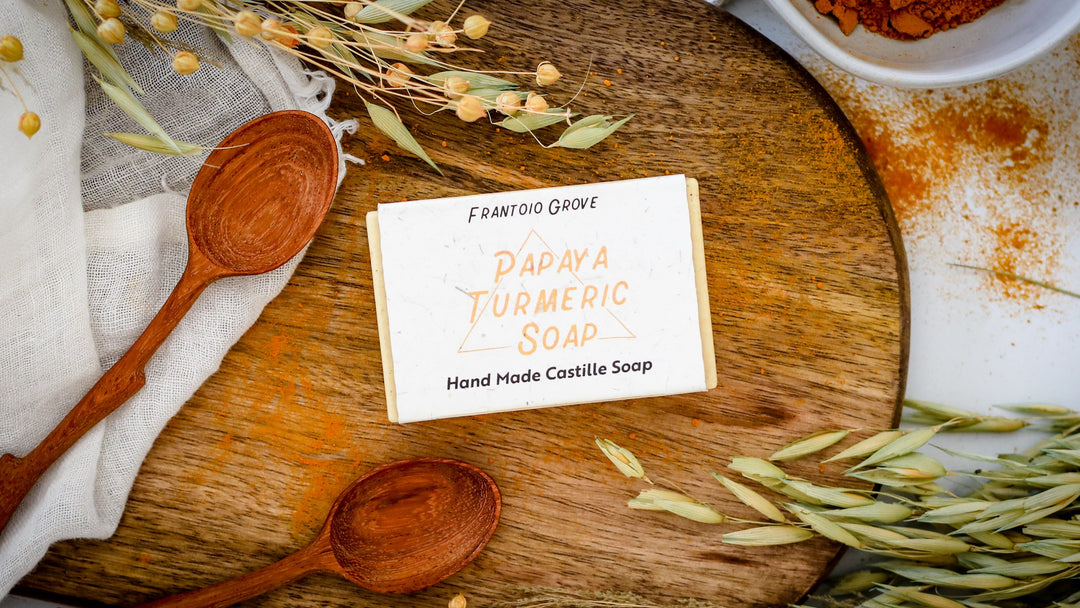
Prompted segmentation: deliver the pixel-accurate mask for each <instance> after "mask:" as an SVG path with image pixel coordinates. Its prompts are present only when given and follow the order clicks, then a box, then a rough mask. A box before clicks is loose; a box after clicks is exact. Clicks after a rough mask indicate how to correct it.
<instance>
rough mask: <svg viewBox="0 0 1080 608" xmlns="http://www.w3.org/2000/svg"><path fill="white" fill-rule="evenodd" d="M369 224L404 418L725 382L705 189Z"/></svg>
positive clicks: (445, 211) (463, 201) (384, 335)
mask: <svg viewBox="0 0 1080 608" xmlns="http://www.w3.org/2000/svg"><path fill="white" fill-rule="evenodd" d="M367 224H368V241H369V245H370V248H371V266H372V275H373V282H374V288H375V299H376V313H377V317H378V324H379V337H380V342H381V351H382V361H383V377H384V381H385V386H386V399H387V415H388V417H389V419H390V420H391V421H394V422H401V423H406V422H417V421H422V420H433V419H438V418H450V417H455V416H468V415H477V414H488V413H493V412H503V411H513V410H521V409H529V408H537V407H547V406H555V405H570V404H577V403H588V402H598V401H615V400H620V399H629V398H639V397H654V396H661V395H669V394H680V393H690V392H698V391H705V390H708V389H710V388H713V387H715V386H716V361H715V356H714V352H713V342H712V323H711V319H710V312H709V299H708V287H707V279H706V273H705V256H704V243H703V239H702V233H701V217H700V205H699V202H698V190H697V182H696V180H693V179H689V178H686V177H685V176H682V175H674V176H663V177H655V178H644V179H637V180H625V181H617V182H604V183H597V184H583V185H574V186H564V187H558V188H545V189H539V190H527V191H516V192H500V193H494V194H481V195H473V196H464V197H456V198H445V199H434V200H427V201H409V202H402V203H388V204H380V205H379V207H378V211H373V212H371V213H369V214H368V216H367Z"/></svg>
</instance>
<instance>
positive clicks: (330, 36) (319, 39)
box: [307, 25, 334, 50]
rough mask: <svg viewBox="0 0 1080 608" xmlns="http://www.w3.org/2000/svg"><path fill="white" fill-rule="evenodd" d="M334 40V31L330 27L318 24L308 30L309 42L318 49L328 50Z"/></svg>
mask: <svg viewBox="0 0 1080 608" xmlns="http://www.w3.org/2000/svg"><path fill="white" fill-rule="evenodd" d="M333 42H334V33H333V32H331V31H330V28H327V27H323V26H321V25H320V26H318V27H313V28H311V29H310V30H308V33H307V43H308V44H309V45H311V46H313V47H315V48H317V49H322V50H326V49H328V48H330V45H331V44H333Z"/></svg>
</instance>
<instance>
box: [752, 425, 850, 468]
mask: <svg viewBox="0 0 1080 608" xmlns="http://www.w3.org/2000/svg"><path fill="white" fill-rule="evenodd" d="M850 432H851V431H845V430H839V431H818V432H816V433H813V434H811V435H808V436H806V437H802V438H800V439H796V440H795V441H793V442H791V443H789V444H787V445H785V446H784V447H782V448H780V449H779V450H777V451H775V452H773V453H772V455H771V456H769V460H773V461H776V460H795V459H797V458H802V457H803V456H808V455H810V454H815V453H817V452H820V451H821V450H824V449H825V448H827V447H829V446H832V445H835V444H837V443H839V442H841V441H843V439H844V437H847V436H848V433H850Z"/></svg>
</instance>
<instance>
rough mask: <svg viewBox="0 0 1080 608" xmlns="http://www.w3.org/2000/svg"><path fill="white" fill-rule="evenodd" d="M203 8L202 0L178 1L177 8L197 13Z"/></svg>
mask: <svg viewBox="0 0 1080 608" xmlns="http://www.w3.org/2000/svg"><path fill="white" fill-rule="evenodd" d="M201 6H202V0H176V8H178V9H180V10H182V11H197V10H199V7H201Z"/></svg>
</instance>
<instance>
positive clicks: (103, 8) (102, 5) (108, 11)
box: [94, 0, 120, 19]
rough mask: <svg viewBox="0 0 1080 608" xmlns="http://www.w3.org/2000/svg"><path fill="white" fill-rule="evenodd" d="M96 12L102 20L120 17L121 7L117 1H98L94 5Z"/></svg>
mask: <svg viewBox="0 0 1080 608" xmlns="http://www.w3.org/2000/svg"><path fill="white" fill-rule="evenodd" d="M94 12H95V13H97V14H98V16H99V17H101V18H102V19H109V18H110V17H119V16H120V5H119V4H117V3H116V0H97V2H95V3H94Z"/></svg>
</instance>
